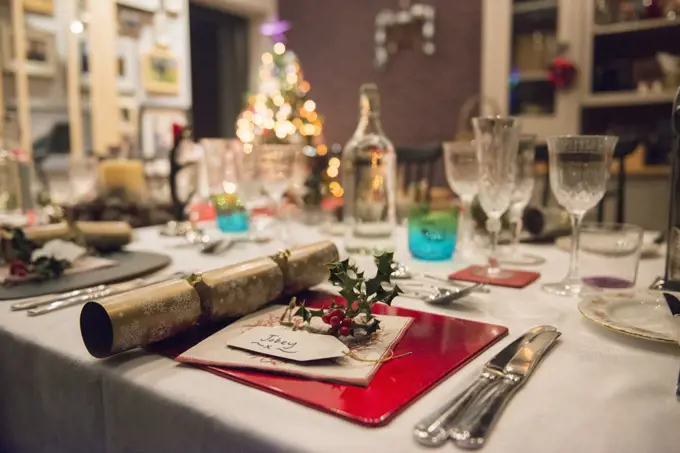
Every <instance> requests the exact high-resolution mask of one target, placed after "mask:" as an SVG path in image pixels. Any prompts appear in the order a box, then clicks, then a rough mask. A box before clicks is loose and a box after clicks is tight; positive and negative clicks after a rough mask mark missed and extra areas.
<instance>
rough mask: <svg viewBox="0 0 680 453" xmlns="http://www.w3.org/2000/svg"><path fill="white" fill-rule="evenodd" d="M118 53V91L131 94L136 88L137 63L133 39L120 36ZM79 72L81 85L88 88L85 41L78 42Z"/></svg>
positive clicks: (87, 53)
mask: <svg viewBox="0 0 680 453" xmlns="http://www.w3.org/2000/svg"><path fill="white" fill-rule="evenodd" d="M117 47H118V49H117V53H118V64H117V69H118V91H119V92H120V93H131V92H134V91H135V90H136V88H137V84H136V81H137V77H138V73H139V61H138V59H137V54H136V48H137V45H136V42H135V40H134V39H133V38H130V37H127V36H121V37H119V38H118V40H117ZM80 70H81V76H80V80H81V84H82V85H83V86H84V87H89V86H90V53H89V44H88V42H87V41H85V40H83V41H80Z"/></svg>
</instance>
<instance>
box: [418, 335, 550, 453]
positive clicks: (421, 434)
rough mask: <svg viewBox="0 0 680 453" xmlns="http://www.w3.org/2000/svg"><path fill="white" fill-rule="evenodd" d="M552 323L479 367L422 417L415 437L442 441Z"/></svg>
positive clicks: (432, 443) (430, 442)
mask: <svg viewBox="0 0 680 453" xmlns="http://www.w3.org/2000/svg"><path fill="white" fill-rule="evenodd" d="M556 330H557V329H555V328H554V327H552V326H538V327H534V328H533V329H531V330H529V331H528V332H526V333H525V334H524V335H522V336H521V337H519V338H518V339H516V340H515V341H513V342H512V343H510V344H509V345H508V346H506V347H505V348H503V350H502V351H501V352H499V353H498V354H496V355H495V356H494V357H493V358H492V359H491V360H490V361H489V362H488V363H487V364H486V365H484V368H483V369H482V373H481V374H480V375H479V377H478V378H477V379H476V380H475V381H474V382H473V383H472V384H471V385H470V386H469V387H468V388H467V389H465V390H464V391H463V392H462V393H459V394H458V395H457V396H456V397H455V398H454V399H452V400H450V401H449V402H447V403H446V404H445V405H443V406H442V407H440V408H439V409H437V410H436V411H435V412H433V413H432V414H430V415H428V416H427V417H425V418H424V419H422V420H421V421H420V422H419V423H418V424H417V425H416V426H415V428H414V429H413V437H414V438H415V440H416V441H417V442H418V443H419V444H421V445H425V446H427V447H438V446H441V445H444V443H445V442H446V440H447V439H448V438H449V433H448V431H447V426H448V425H449V424H450V423H451V422H452V421H454V420H455V418H456V417H457V416H458V415H459V414H460V413H461V411H462V410H463V409H465V408H466V407H467V406H468V405H469V404H470V402H471V401H472V400H474V399H475V397H476V396H477V395H479V394H480V393H481V392H482V391H483V390H484V389H486V387H487V386H488V385H489V384H490V383H491V382H493V381H494V380H498V379H501V378H502V377H503V369H504V368H505V366H506V365H507V364H508V362H510V360H511V359H512V358H513V357H514V356H515V354H517V351H519V350H520V349H521V348H522V347H523V346H524V345H525V344H527V343H528V342H529V341H531V340H532V339H533V338H535V337H536V336H537V335H539V334H541V333H543V332H554V331H556Z"/></svg>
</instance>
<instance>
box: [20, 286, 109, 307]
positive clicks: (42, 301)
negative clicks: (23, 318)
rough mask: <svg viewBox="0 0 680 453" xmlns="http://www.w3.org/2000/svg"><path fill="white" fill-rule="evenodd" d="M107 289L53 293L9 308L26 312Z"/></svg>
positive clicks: (90, 288) (92, 287)
mask: <svg viewBox="0 0 680 453" xmlns="http://www.w3.org/2000/svg"><path fill="white" fill-rule="evenodd" d="M108 287H109V285H95V286H90V287H87V288H80V289H74V290H72V291H67V292H65V293H54V294H45V295H43V296H35V297H29V298H26V299H24V300H22V301H20V302H15V303H13V304H12V305H11V307H10V308H11V309H12V310H13V311H18V310H28V309H29V308H35V307H39V306H41V305H46V304H50V303H52V302H57V301H60V300H64V299H70V298H71V297H76V296H80V295H84V294H91V293H94V292H97V291H103V290H104V289H106V288H108Z"/></svg>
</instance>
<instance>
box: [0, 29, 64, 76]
mask: <svg viewBox="0 0 680 453" xmlns="http://www.w3.org/2000/svg"><path fill="white" fill-rule="evenodd" d="M0 37H1V38H2V68H3V71H5V72H14V71H15V70H16V60H15V58H14V34H13V32H12V28H11V26H10V25H9V24H8V23H2V25H0ZM56 69H57V54H56V46H55V35H54V33H51V32H49V31H45V30H38V29H34V28H27V29H26V73H27V74H28V76H29V77H45V78H51V77H54V74H55V72H56Z"/></svg>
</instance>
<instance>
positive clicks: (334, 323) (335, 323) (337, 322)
mask: <svg viewBox="0 0 680 453" xmlns="http://www.w3.org/2000/svg"><path fill="white" fill-rule="evenodd" d="M341 323H342V319H340V318H338V317H337V316H331V327H338V326H339V325H340V324H341Z"/></svg>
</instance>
